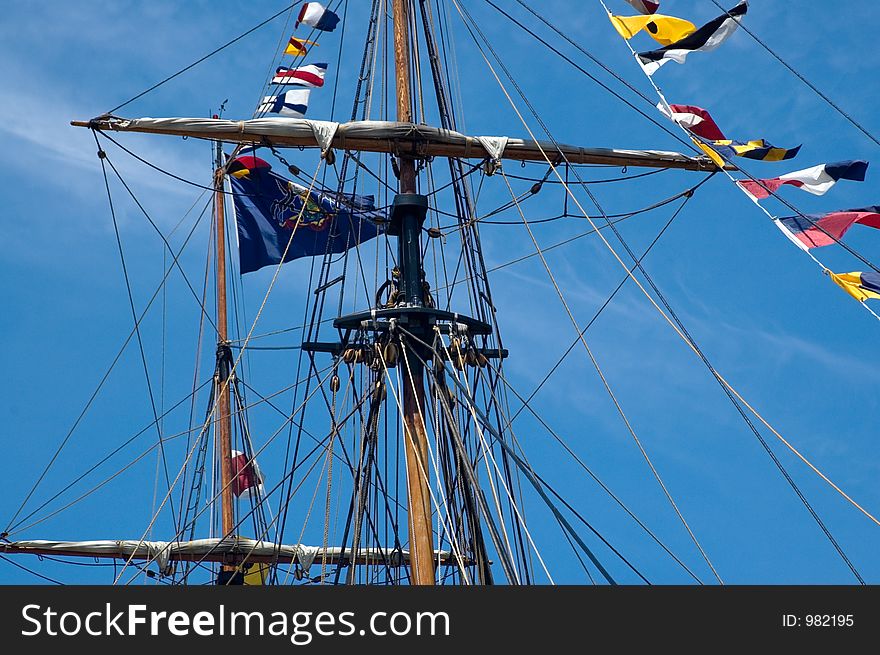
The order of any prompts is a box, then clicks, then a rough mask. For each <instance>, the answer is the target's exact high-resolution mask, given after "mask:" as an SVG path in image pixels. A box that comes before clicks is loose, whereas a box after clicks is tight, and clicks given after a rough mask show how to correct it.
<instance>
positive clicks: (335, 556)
mask: <svg viewBox="0 0 880 655" xmlns="http://www.w3.org/2000/svg"><path fill="white" fill-rule="evenodd" d="M0 553H20V554H33V555H55V556H62V557H63V556H70V557H107V558H115V559H133V560H149V561H154V562H156V564H157V565H158V567H159V569H160V570H165V569H167V567H168V563H169V562H178V561H203V562H227V563H238V562H242V561H247V562H251V563H293V562H295V563H298V564H299V565H300V566H301V567H302V568H303V569H305V570H308V569H309V567H311V565H312V564H313V563H314V562H315V560H324V559H325V558H326V561H327V562H328V563H329V564H338V563H342V562H352V561H353V562H354V563H355V564H377V565H387V566H402V565H405V564H409V561H410V553H409V551H408V550H402V551H395V550H391V549H387V550H386V549H382V548H359V549H358V550H357V555H356V556H355V557H352V554H351V553H352V551H351V549H343V548H338V547H330V548H327V549H326V550H325V549H324V548H322V547H320V546H306V545H303V544H291V545H288V544H276V543H273V542H271V541H256V540H254V539H248V538H246V537H230V538H226V539H196V540H194V541H136V540H131V539H129V540H119V541H114V540H109V539H108V540H99V541H47V540H34V541H13V542H8V543H0ZM434 557H435V559H437V560H439V561H440V562H441V563H444V562H451V561H453V559H454V555H453V554H452V553H451V552H449V551H443V550H440V551H438V550H435V551H434ZM456 561H457V559H456Z"/></svg>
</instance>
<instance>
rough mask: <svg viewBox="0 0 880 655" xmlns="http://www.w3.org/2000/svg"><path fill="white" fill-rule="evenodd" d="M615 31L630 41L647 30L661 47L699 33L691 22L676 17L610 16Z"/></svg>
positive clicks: (657, 15)
mask: <svg viewBox="0 0 880 655" xmlns="http://www.w3.org/2000/svg"><path fill="white" fill-rule="evenodd" d="M608 18H609V19H610V20H611V24H612V25H614V29H616V30H617V32H618V34H620V36H622V37H623V38H624V39H626V40H627V41H629V40H630V39H631V38H633V37H634V36H635V35H636V34H638V33H639V32H641V31H642V30H645V31H646V32H647V33H648V34H649V35H650V36H651V38H652V39H654V40H655V41H656V42H657V43H659V44H660V45H671V44H673V43H675V42H676V41H681V40H682V39H683V38H685V37H686V36H689V35H691V34H693V33H694V32H696V31H697V26H696V25H694V24H693V23H691V22H690V21H686V20H683V19H681V18H675V17H674V16H663V15H660V14H654V15H653V16H612V15H611V14H609V15H608Z"/></svg>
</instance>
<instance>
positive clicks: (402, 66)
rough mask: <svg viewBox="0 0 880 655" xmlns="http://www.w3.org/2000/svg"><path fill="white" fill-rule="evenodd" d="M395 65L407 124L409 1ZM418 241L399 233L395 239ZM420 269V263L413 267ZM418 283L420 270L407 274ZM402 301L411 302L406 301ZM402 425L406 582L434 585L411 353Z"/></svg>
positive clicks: (419, 396) (424, 454) (396, 8)
mask: <svg viewBox="0 0 880 655" xmlns="http://www.w3.org/2000/svg"><path fill="white" fill-rule="evenodd" d="M392 9H393V15H394V60H395V70H396V74H395V81H396V85H397V120H398V121H399V122H401V123H412V101H411V99H410V75H409V54H410V49H409V0H394V1H393V5H392ZM399 168H400V186H399V190H400V194H401V195H411V194H415V193H416V167H415V161H414V160H413V159H412V158H411V157H406V156H401V157H400V166H399ZM407 237H409V238H416V239H417V238H418V237H417V235H412V234H410V235H405V234H400V235H399V237H398V238H399V239H401V240H404V239H406V238H407ZM418 268H419V269H420V268H421V263H420V262H419V263H418ZM410 274H411V275H415V279H416V280H420V275H421V270H417V271H414V272H410ZM407 300H410V299H409V298H407ZM403 366H404V376H403V424H404V442H405V452H406V480H407V499H408V503H409V507H408V511H409V541H410V552H411V553H412V555H411V557H412V567H411V578H410V580H411V582H412V584H414V585H433V584H434V550H433V547H432V543H431V542H432V538H433V530H432V527H431V503H430V493H429V486H428V477H427V474H428V434H427V430H426V429H425V422H424V407H425V387H424V380H423V376H424V371H423V366H422V364H421V362H420V361H418V358H417V356H416V355H415V354H414V353H412V352H410V353H407V357H406V358H404V362H403Z"/></svg>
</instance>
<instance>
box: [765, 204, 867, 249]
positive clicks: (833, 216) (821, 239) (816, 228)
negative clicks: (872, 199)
mask: <svg viewBox="0 0 880 655" xmlns="http://www.w3.org/2000/svg"><path fill="white" fill-rule="evenodd" d="M778 223H779V224H780V225H781V226H782V227H783V228H785V230H786V231H787V232H788V233H789V234H791V236H793V237H794V238H795V239H797V240H798V241H799V242H800V243H801V245H803V246H804V247H805V248H807V249H809V248H821V247H822V246H829V245H831V244H832V243H836V242H837V241H839V240H840V239H841V238H842V237H843V235H844V234H846V232H847V230H849V228H851V227H852V226H853V225H855V224H856V223H858V224H859V225H866V226H868V227H873V228H875V229H880V207H877V206H873V207H863V208H861V209H845V210H842V211H836V212H831V213H828V214H807V215H806V216H788V217H785V218H780V219H778Z"/></svg>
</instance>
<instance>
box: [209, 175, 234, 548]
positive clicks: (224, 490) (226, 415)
mask: <svg viewBox="0 0 880 655" xmlns="http://www.w3.org/2000/svg"><path fill="white" fill-rule="evenodd" d="M223 174H224V171H223V168H222V167H220V166H218V168H217V171H216V173H215V175H214V207H215V214H216V217H217V346H218V350H217V352H218V355H217V373H216V379H215V384H216V385H217V394H218V396H217V413H216V424H215V425H216V426H217V427H216V430H215V433H216V434H217V446H216V447H217V452H218V453H219V455H220V485H221V493H220V503H221V509H222V514H221V515H222V528H223V535H224V536H229V535H231V534H232V533H233V532H234V530H235V514H234V509H233V508H234V505H233V502H234V501H233V497H232V435H231V432H232V416H231V412H230V402H229V393H230V389H229V386H230V384H231V379H230V377H231V375H230V373H231V372H230V370H229V357H228V350H227V348H228V342H229V335H228V333H227V316H226V220H225V219H226V210H225V196H224V193H223Z"/></svg>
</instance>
